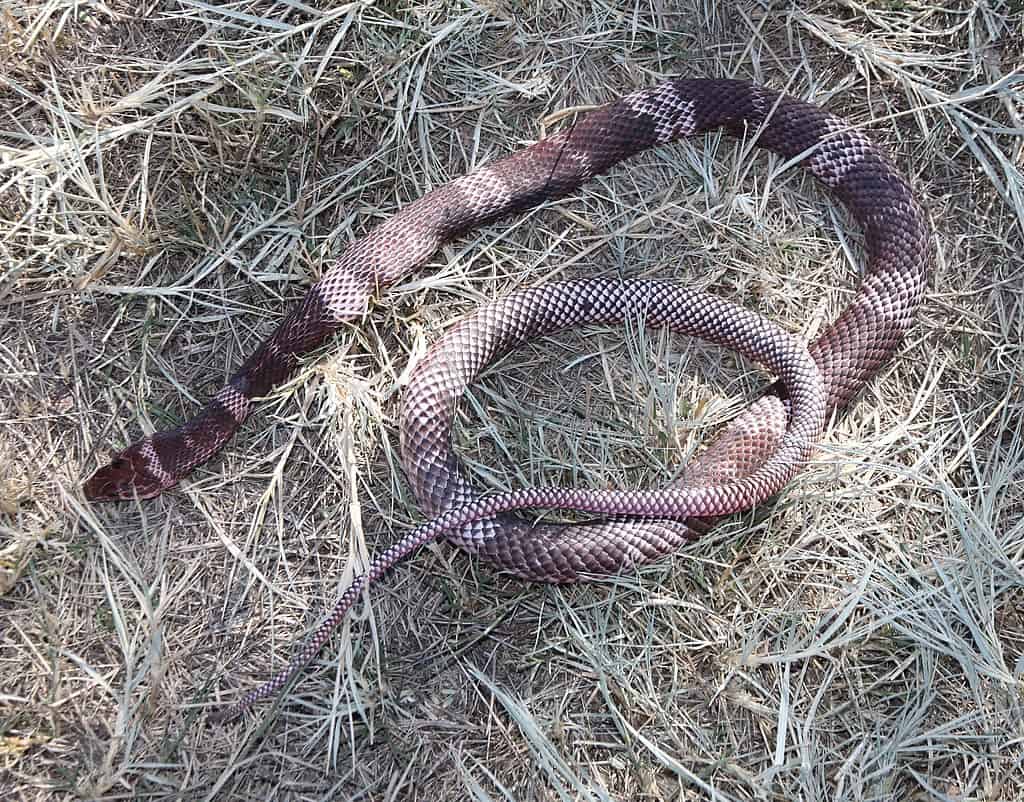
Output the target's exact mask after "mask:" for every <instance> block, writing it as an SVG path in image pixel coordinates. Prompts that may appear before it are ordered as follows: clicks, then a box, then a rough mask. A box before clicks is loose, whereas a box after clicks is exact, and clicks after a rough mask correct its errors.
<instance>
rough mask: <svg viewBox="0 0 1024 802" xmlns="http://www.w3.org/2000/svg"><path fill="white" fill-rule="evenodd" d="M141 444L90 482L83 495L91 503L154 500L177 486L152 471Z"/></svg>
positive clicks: (108, 465)
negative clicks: (173, 486)
mask: <svg viewBox="0 0 1024 802" xmlns="http://www.w3.org/2000/svg"><path fill="white" fill-rule="evenodd" d="M143 442H145V441H143ZM139 445H140V444H136V445H134V446H131V447H130V448H127V449H125V450H124V451H122V452H121V453H120V454H118V455H117V456H116V457H114V459H112V460H111V461H110V463H109V464H107V465H104V466H103V467H102V468H100V469H99V470H97V471H96V472H95V473H94V474H93V475H92V476H90V477H89V479H88V480H86V482H85V484H84V485H83V486H82V492H83V493H84V494H85V497H86V498H87V499H88V500H89V501H124V500H126V499H133V498H140V499H143V498H153V497H154V496H158V495H160V493H161V492H162V491H163V490H166V489H167V488H168V487H170V486H171V485H173V484H174V482H171V483H170V484H168V483H167V482H165V481H161V479H160V477H159V476H157V475H156V474H155V473H154V472H153V471H152V470H150V468H149V464H148V463H149V460H148V459H147V458H146V456H145V455H144V454H142V453H141V449H140V448H139Z"/></svg>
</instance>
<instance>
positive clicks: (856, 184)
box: [85, 79, 930, 581]
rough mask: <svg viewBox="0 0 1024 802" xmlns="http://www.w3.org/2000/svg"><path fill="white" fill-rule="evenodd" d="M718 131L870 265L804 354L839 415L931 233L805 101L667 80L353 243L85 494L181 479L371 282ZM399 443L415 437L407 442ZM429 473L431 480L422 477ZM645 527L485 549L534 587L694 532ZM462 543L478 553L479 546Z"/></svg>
mask: <svg viewBox="0 0 1024 802" xmlns="http://www.w3.org/2000/svg"><path fill="white" fill-rule="evenodd" d="M715 129H722V130H724V131H726V132H728V133H729V134H731V135H733V136H737V137H745V138H747V139H748V140H753V141H755V142H756V143H757V144H758V145H759V146H761V147H764V148H768V149H769V150H772V151H774V152H776V153H778V154H780V155H781V156H783V157H785V158H788V159H798V160H799V161H800V163H801V164H802V165H803V166H804V167H806V168H807V169H808V170H810V171H811V172H812V173H813V174H814V175H815V176H817V177H818V178H819V179H820V180H821V181H822V182H823V183H824V184H825V185H826V186H827V187H828V188H829V189H830V190H831V192H832V193H833V194H834V196H835V197H836V198H838V199H839V200H840V201H841V202H842V203H843V204H844V205H845V206H846V207H847V208H848V209H849V211H850V213H851V214H852V216H853V217H854V219H855V220H856V221H857V223H858V224H859V225H860V226H861V227H862V229H863V232H864V241H865V245H866V250H867V256H868V261H867V265H866V269H865V271H864V275H863V279H862V281H861V284H860V287H859V288H858V289H857V291H856V293H855V294H854V295H853V297H852V300H851V302H850V304H849V305H848V306H847V307H846V308H845V309H844V310H843V312H842V314H841V315H840V317H839V318H838V320H836V321H835V322H834V323H833V324H832V325H831V326H829V327H828V328H827V329H826V330H825V331H824V332H823V333H822V334H821V336H819V337H818V339H817V340H815V341H814V342H813V343H812V344H811V346H810V352H811V354H812V356H813V358H814V360H815V362H816V363H817V365H818V368H819V370H820V372H821V375H822V379H823V382H824V388H825V397H826V399H827V403H828V407H829V409H834V408H837V407H842V406H844V405H845V404H846V403H847V402H848V401H849V400H850V399H851V398H852V397H853V395H854V394H856V393H857V392H858V390H859V389H860V388H861V387H862V386H863V385H864V383H865V382H866V381H867V380H868V378H870V376H871V375H872V374H873V373H874V372H875V371H876V370H877V368H878V367H879V366H880V365H881V364H882V363H883V362H884V361H885V360H886V359H887V358H888V357H889V356H890V354H891V353H892V351H893V350H894V348H895V347H896V345H897V343H898V342H899V340H900V338H901V337H902V335H903V333H904V332H905V331H906V330H907V328H908V327H909V325H910V324H911V321H912V319H913V317H914V313H915V311H916V309H917V306H918V304H919V302H920V299H921V296H922V293H923V290H924V286H925V282H926V281H927V277H928V272H929V267H930V254H929V246H928V231H927V228H926V225H925V222H924V217H923V215H922V212H921V210H920V208H919V206H918V204H917V203H916V202H915V200H914V198H913V195H912V194H911V191H910V188H909V186H908V184H907V182H906V181H905V180H904V179H903V177H902V176H900V175H899V174H898V173H897V172H896V170H895V169H894V168H893V167H892V166H891V164H890V163H889V161H888V160H887V159H886V158H885V156H884V155H883V154H882V153H881V151H880V150H879V149H878V148H877V147H876V146H875V145H873V144H872V143H871V142H870V140H869V139H867V137H865V136H864V135H863V134H861V133H860V132H858V131H856V130H851V129H850V127H849V125H848V124H847V123H845V122H844V121H843V120H841V119H839V118H837V117H835V116H833V115H830V114H828V113H826V112H825V111H823V110H822V109H820V108H818V107H816V106H813V105H810V104H808V103H804V102H801V101H799V100H796V99H794V98H791V97H788V96H784V95H780V94H779V93H777V92H774V91H772V90H770V89H766V88H763V87H759V86H755V85H751V84H748V83H743V82H740V81H728V80H688V79H678V80H671V81H667V82H665V83H663V84H661V85H659V86H656V87H653V88H651V89H645V90H641V91H638V92H634V93H633V94H630V95H627V96H625V97H623V98H621V99H620V100H617V101H615V102H613V103H609V104H608V105H606V106H602V107H600V108H598V109H596V110H594V111H593V112H591V113H589V114H588V115H586V116H585V117H584V118H582V119H581V120H579V121H577V122H576V123H575V124H574V125H572V126H570V127H568V128H567V129H565V130H564V131H562V132H560V133H557V134H555V135H553V136H551V137H548V138H547V139H544V140H541V141H540V142H538V143H537V144H535V145H533V146H531V147H529V148H526V149H525V150H522V151H520V152H517V153H514V154H512V155H510V156H508V157H506V158H504V159H501V160H499V161H496V162H494V163H493V164H489V165H485V166H484V167H481V168H479V169H477V170H475V171H474V172H472V173H470V174H469V175H466V176H464V177H462V178H459V179H457V180H455V181H452V182H451V183H449V184H446V185H444V186H442V187H439V188H437V189H435V190H433V191H432V192H430V193H428V194H427V195H425V196H424V197H422V198H420V199H419V200H417V201H414V202H412V203H410V204H408V205H407V206H406V207H404V208H403V209H402V211H401V212H399V213H398V214H396V215H395V216H394V217H392V218H391V219H390V220H388V221H387V222H385V223H383V224H382V225H380V226H378V227H376V228H375V229H373V230H372V231H370V232H369V233H368V234H366V235H365V236H364V237H362V238H361V239H359V240H357V241H355V242H353V243H352V244H351V245H350V246H349V247H348V248H347V249H346V250H345V252H344V253H343V254H342V255H341V257H340V259H339V260H338V263H337V264H336V265H335V266H334V267H333V268H332V269H331V270H330V271H329V272H328V273H327V274H326V275H325V276H324V277H323V279H322V280H321V281H320V282H318V283H317V284H316V285H315V286H313V287H312V288H311V289H310V290H309V292H308V293H307V295H306V297H305V298H304V299H303V301H302V303H301V304H300V305H299V306H298V307H296V308H295V309H294V310H293V311H292V312H291V313H290V314H288V315H287V316H286V318H285V320H284V321H283V322H282V323H281V325H280V326H279V327H278V329H277V330H276V331H275V332H274V333H273V334H272V335H271V336H270V337H269V338H268V339H267V340H266V341H265V342H264V343H263V344H262V345H260V347H259V348H258V349H257V350H256V352H255V353H254V354H253V355H252V356H251V357H250V358H249V359H248V360H246V362H245V363H244V364H243V365H242V367H241V368H240V369H239V370H238V372H237V373H236V374H235V375H234V376H233V377H232V378H231V380H230V381H229V383H228V385H227V386H226V387H225V388H224V389H223V390H221V391H220V392H219V393H218V394H217V395H216V396H215V397H214V398H213V399H212V400H211V401H210V402H209V403H208V404H207V405H206V406H205V407H204V408H203V409H202V410H201V411H200V412H199V414H198V415H197V416H196V417H195V418H193V419H192V420H190V421H188V422H187V423H185V424H183V425H182V426H180V427H178V428H177V429H174V430H171V431H168V432H161V433H158V434H156V435H153V436H152V437H147V438H145V439H143V440H141V441H139V442H138V443H135V444H134V445H132V446H130V447H129V448H128V449H126V450H125V451H123V452H121V453H120V454H119V455H118V456H117V457H116V458H115V459H114V460H113V461H112V462H111V463H110V464H109V465H107V466H105V467H103V468H101V469H100V470H98V471H97V472H96V473H95V474H94V475H93V476H92V477H91V478H90V479H89V480H88V482H86V485H85V493H86V495H87V496H88V497H89V498H92V499H95V500H103V499H118V498H132V497H135V496H138V497H149V496H154V495H157V494H158V493H160V492H161V491H162V490H164V489H167V488H169V487H171V486H173V485H174V484H176V483H177V482H178V481H179V480H180V479H181V478H182V477H183V476H185V475H187V474H188V473H189V472H190V471H191V470H192V469H193V468H194V467H195V466H196V465H198V464H200V463H202V462H205V461H206V460H207V459H209V458H210V456H211V455H212V454H214V453H215V452H216V451H217V450H219V449H220V448H221V446H222V445H223V444H224V443H225V442H226V441H227V440H228V438H229V437H231V435H232V434H233V433H234V432H235V430H236V429H237V428H238V427H239V426H240V425H241V423H242V421H244V420H245V418H246V417H247V415H248V413H249V411H250V408H251V405H252V399H254V398H256V397H258V396H260V395H264V394H266V393H267V392H268V391H269V390H270V389H271V388H272V387H273V386H274V385H275V384H277V383H279V382H281V381H283V380H284V379H286V378H287V377H289V376H290V375H292V373H293V371H294V370H295V368H296V366H297V364H298V359H299V357H300V356H301V355H303V354H304V353H307V352H308V351H310V350H311V349H314V348H316V347H317V346H319V345H320V344H321V343H323V342H324V340H325V339H326V338H327V337H328V336H329V335H330V334H331V333H332V332H334V331H335V330H336V329H337V328H338V327H339V326H340V324H341V323H342V322H344V321H347V320H352V319H353V318H358V317H359V316H361V315H362V314H363V313H364V312H365V311H366V309H367V306H368V303H369V301H370V298H371V297H372V295H373V294H374V293H375V292H376V291H377V289H378V288H379V287H381V286H385V285H388V284H390V283H392V282H394V281H396V280H397V279H399V278H401V277H403V276H405V275H407V274H408V273H410V272H411V271H413V270H414V269H416V268H417V267H419V266H421V265H422V264H423V263H424V262H425V261H426V260H427V259H428V258H429V257H430V256H431V254H433V253H434V252H435V250H436V249H437V248H438V247H439V246H440V245H441V244H442V243H444V242H446V241H448V240H450V239H452V238H453V237H456V236H458V235H460V234H462V233H465V232H466V231H469V230H471V229H473V228H475V227H476V226H479V225H481V224H483V223H486V222H489V221H492V220H495V219H496V218H498V217H501V216H504V215H507V214H509V213H512V212H515V211H518V210H523V209H526V208H529V207H531V206H533V205H535V204H537V203H540V202H543V201H545V200H550V199H552V198H557V197H560V196H563V195H565V194H566V193H568V192H571V191H572V190H574V189H575V188H576V187H578V186H579V185H580V184H582V183H583V182H584V181H586V180H588V179H589V178H591V177H593V176H594V175H597V174H598V173H601V172H604V171H606V170H608V169H609V168H610V167H611V166H613V165H614V164H616V163H618V162H620V161H622V160H623V159H626V158H628V157H629V156H631V155H633V154H635V153H637V152H639V151H642V150H645V149H647V148H650V147H654V146H657V145H660V144H663V143H666V142H669V141H671V140H674V139H678V138H680V137H685V136H692V135H695V134H699V133H701V132H705V131H711V130H715ZM510 325H511V324H510ZM470 347H472V346H470ZM426 389H427V391H428V392H429V387H427V388H426ZM785 422H786V410H785V407H784V404H783V403H782V402H781V401H780V400H779V399H778V398H777V397H775V396H774V395H769V396H766V397H765V398H763V399H761V400H760V401H759V402H757V403H756V404H755V405H753V406H752V407H751V408H750V409H748V410H747V412H745V413H744V414H743V415H741V416H740V418H738V419H737V420H736V421H735V422H734V423H733V424H732V425H731V426H730V427H729V428H728V429H727V430H726V432H725V433H724V434H723V435H722V437H721V438H719V439H718V440H716V441H715V443H713V444H712V446H711V447H710V448H709V449H708V450H707V451H706V452H705V453H704V454H703V455H702V457H701V458H700V459H699V460H697V462H696V463H695V464H694V465H693V466H692V467H691V468H690V469H689V470H688V471H687V474H686V476H685V477H684V482H685V483H687V484H689V485H690V486H693V485H694V484H700V483H701V482H706V481H711V482H719V481H722V480H723V479H729V478H741V477H743V476H747V475H750V474H751V472H752V471H755V470H756V467H757V466H758V465H759V464H760V463H761V462H763V461H764V459H765V458H766V456H767V455H768V454H769V453H770V452H771V450H772V449H773V448H774V447H775V445H776V444H777V443H778V442H779V441H780V438H781V437H782V434H781V433H782V431H783V430H784V429H785ZM405 440H406V443H407V444H408V443H415V442H417V439H416V435H415V433H412V434H411V435H407V436H406V438H405ZM766 444H767V445H766ZM403 454H404V459H405V467H406V470H407V472H408V474H409V475H410V477H413V485H414V487H416V489H417V493H418V495H419V497H420V499H421V501H422V502H423V503H424V505H425V507H427V508H428V509H431V510H437V509H442V508H443V507H444V505H445V504H446V503H447V501H446V499H445V497H444V493H445V492H449V491H448V490H446V491H444V492H441V493H440V494H439V491H438V490H437V488H439V487H446V488H456V489H457V492H456V491H451V492H453V493H454V495H453V497H452V498H451V499H449V501H455V500H457V498H458V499H461V498H463V497H464V491H463V490H462V489H460V488H461V487H462V485H461V484H460V480H458V479H451V480H448V479H445V478H443V477H440V476H439V475H438V474H437V471H438V470H441V469H440V468H438V467H437V465H436V464H435V463H434V462H433V461H431V462H430V467H429V470H428V467H427V464H426V463H425V462H423V461H422V460H423V454H422V452H420V451H418V450H417V448H415V447H408V446H407V447H406V448H405V449H404V450H403ZM431 460H433V457H431ZM445 464H446V465H447V466H448V467H447V470H448V472H449V473H450V474H451V475H453V476H454V475H455V472H456V471H457V468H456V466H455V463H454V461H451V462H450V463H449V462H448V461H447V458H446V462H445ZM428 473H429V474H430V481H426V480H425V479H424V477H425V476H426V474H428ZM709 514H711V513H709ZM690 524H692V525H694V526H697V525H698V523H697V522H694V521H691V522H690ZM646 526H647V530H646V535H644V536H645V537H647V538H648V539H647V541H645V544H644V545H640V544H633V545H632V546H629V547H628V549H627V550H628V551H629V554H607V553H606V552H605V550H604V548H603V546H601V547H599V545H598V544H599V542H600V543H604V542H605V538H604V537H603V536H602V537H598V536H597V535H596V534H594V535H592V536H584V535H580V536H579V537H580V538H582V539H581V540H579V541H578V542H577V543H575V545H574V548H575V549H576V550H577V551H578V550H580V549H588V548H590V549H594V556H593V559H592V560H589V561H587V562H586V563H585V564H577V563H576V562H575V561H573V560H570V561H569V562H567V563H566V564H565V565H561V566H557V567H555V566H553V567H552V568H551V570H550V571H548V572H546V569H545V567H544V566H545V562H544V558H543V556H542V555H540V554H531V555H526V554H524V553H520V552H519V551H500V550H488V549H480V553H481V554H482V555H483V556H485V557H488V558H489V559H493V560H496V561H498V562H499V564H501V565H502V566H503V567H505V568H509V569H510V570H515V571H518V572H519V573H521V574H523V575H526V576H530V577H531V578H534V579H547V580H549V581H570V580H571V579H572V578H574V576H575V573H576V571H577V570H579V569H581V568H582V569H584V570H588V571H589V570H593V569H600V570H614V569H615V568H616V565H617V563H616V560H619V559H624V560H626V561H627V562H635V561H638V560H641V559H648V558H653V557H655V556H657V555H658V554H660V553H663V552H664V551H665V550H670V549H672V548H674V547H675V545H677V544H678V543H679V542H680V539H681V538H684V537H686V536H688V534H689V533H690V532H689V529H688V525H680V524H671V525H669V524H664V523H656V524H649V525H646ZM641 528H642V527H641ZM577 531H579V530H577ZM457 537H458V536H457ZM573 537H576V536H575V535H574V536H573ZM491 540H492V541H493V542H498V541H494V539H493V538H492V539H491ZM462 542H463V543H464V545H467V546H473V545H474V543H475V539H474V538H472V537H470V538H468V539H464V540H463V541H462ZM648 544H653V545H650V547H649V548H648Z"/></svg>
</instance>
